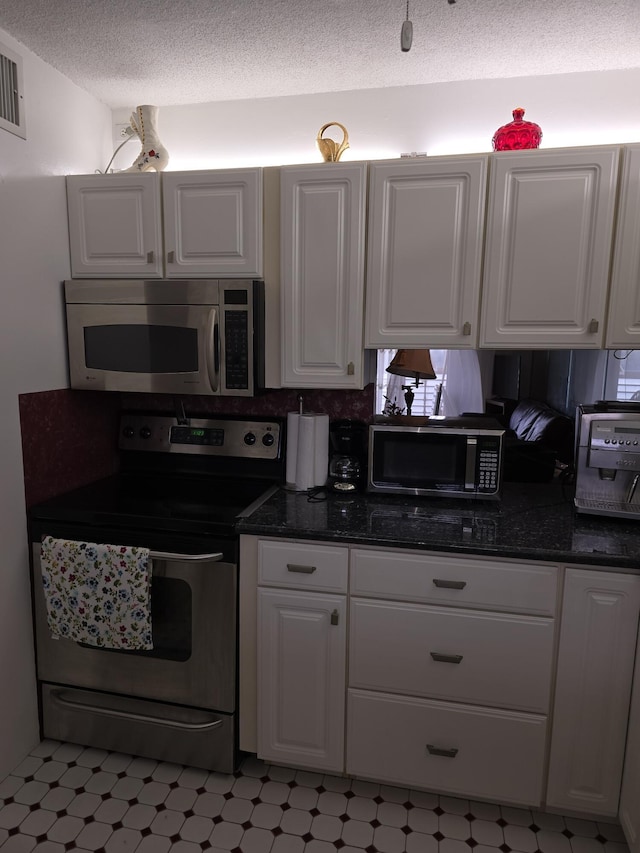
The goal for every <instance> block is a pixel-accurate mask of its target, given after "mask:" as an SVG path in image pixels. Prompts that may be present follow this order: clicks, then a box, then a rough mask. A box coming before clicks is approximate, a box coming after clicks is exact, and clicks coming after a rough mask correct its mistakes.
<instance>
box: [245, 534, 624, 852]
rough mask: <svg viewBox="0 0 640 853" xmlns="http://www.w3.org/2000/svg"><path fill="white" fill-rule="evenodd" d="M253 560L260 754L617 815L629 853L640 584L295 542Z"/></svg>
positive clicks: (606, 576) (607, 576) (616, 575)
mask: <svg viewBox="0 0 640 853" xmlns="http://www.w3.org/2000/svg"><path fill="white" fill-rule="evenodd" d="M256 552H257V602H258V611H259V612H258V641H257V661H258V678H257V690H258V702H257V721H258V722H257V738H258V755H259V756H260V757H262V758H264V759H265V760H267V761H273V762H275V763H282V764H289V765H293V766H296V767H308V768H318V769H321V770H325V771H328V772H334V773H342V772H345V773H346V774H347V775H350V776H355V777H359V778H363V779H370V780H374V781H378V782H386V783H389V784H392V785H400V786H408V787H413V788H418V789H421V788H422V789H427V790H433V791H437V792H439V793H444V794H451V795H453V796H458V797H467V798H472V799H480V800H485V799H486V800H494V801H497V802H502V803H511V804H514V805H520V806H529V807H534V808H543V809H544V808H548V809H550V810H552V811H560V812H564V813H570V814H576V815H584V816H589V815H591V816H594V817H598V816H601V817H603V818H606V819H615V818H616V817H617V816H618V815H619V817H620V821H621V823H622V826H623V829H624V831H625V834H626V837H627V840H628V841H629V844H630V847H631V850H632V853H640V684H639V683H638V681H639V679H640V653H639V654H638V659H637V661H636V647H637V646H636V643H637V641H638V620H639V615H640V575H639V574H625V573H623V572H619V571H612V570H602V569H597V568H589V567H586V568H585V567H569V566H559V565H554V564H551V563H536V561H531V560H530V561H524V560H523V561H517V560H508V559H506V560H501V559H498V558H495V559H494V558H489V557H474V556H468V557H467V556H461V555H447V554H442V553H437V552H424V551H420V550H414V551H411V550H408V549H407V550H404V549H396V550H394V549H384V548H374V547H357V546H351V547H349V546H347V545H331V544H327V543H319V542H311V541H308V542H307V541H300V540H298V541H291V540H289V541H286V540H278V539H263V538H259V539H257V547H256ZM560 589H562V605H561V610H560V607H559V604H560V595H559V591H560ZM254 600H255V598H254ZM347 605H348V606H347ZM559 611H560V612H559ZM241 627H242V626H241ZM347 636H348V647H347ZM634 661H635V667H636V672H635V687H634V698H633V704H632V706H631V712H630V711H629V707H630V702H631V694H632V688H633V685H634ZM242 714H243V711H242V708H241V719H242ZM627 728H628V731H627ZM623 766H624V777H623ZM621 787H622V792H621Z"/></svg>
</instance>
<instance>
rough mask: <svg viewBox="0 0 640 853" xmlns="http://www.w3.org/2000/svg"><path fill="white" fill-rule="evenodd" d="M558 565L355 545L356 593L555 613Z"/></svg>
mask: <svg viewBox="0 0 640 853" xmlns="http://www.w3.org/2000/svg"><path fill="white" fill-rule="evenodd" d="M556 587H557V568H556V566H540V565H536V564H534V563H513V564H509V563H499V562H492V561H489V560H487V561H485V560H476V559H473V558H468V559H467V558H464V559H460V558H457V557H447V556H444V555H442V554H414V553H407V554H405V553H397V552H394V553H391V552H385V551H364V550H357V549H356V550H354V551H352V554H351V594H352V595H361V596H372V597H377V598H392V599H402V600H405V601H417V602H425V603H434V604H448V605H449V604H459V605H461V606H462V607H482V608H487V609H490V610H515V611H520V612H522V613H533V614H537V615H545V616H552V615H553V614H554V612H555V609H556V597H557V591H556Z"/></svg>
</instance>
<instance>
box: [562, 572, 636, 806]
mask: <svg viewBox="0 0 640 853" xmlns="http://www.w3.org/2000/svg"><path fill="white" fill-rule="evenodd" d="M639 611H640V577H639V576H637V575H623V574H617V573H613V572H611V573H610V572H599V571H591V570H581V569H568V570H567V573H566V579H565V590H564V599H563V605H562V628H561V632H560V646H559V655H558V669H557V684H556V695H555V703H554V713H553V732H552V738H551V755H550V762H549V784H548V790H547V805H549V806H553V807H554V808H558V809H571V810H574V811H579V812H585V813H589V814H594V815H607V816H611V817H614V816H616V815H617V813H618V799H619V795H620V782H621V778H622V764H623V759H624V749H625V738H626V730H627V718H628V716H629V698H630V695H631V680H632V674H633V662H634V654H635V648H636V634H637V630H638V613H639Z"/></svg>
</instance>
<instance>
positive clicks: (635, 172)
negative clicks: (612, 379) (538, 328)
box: [606, 145, 640, 349]
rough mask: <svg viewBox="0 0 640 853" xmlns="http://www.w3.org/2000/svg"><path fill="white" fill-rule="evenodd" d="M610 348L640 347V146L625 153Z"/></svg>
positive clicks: (611, 300)
mask: <svg viewBox="0 0 640 853" xmlns="http://www.w3.org/2000/svg"><path fill="white" fill-rule="evenodd" d="M623 156H624V162H623V168H622V179H621V182H620V183H621V195H620V208H619V213H618V224H617V229H616V244H615V253H614V259H613V275H612V279H611V299H610V303H609V323H608V326H607V340H606V346H607V347H608V348H610V349H614V348H616V347H621V348H623V349H629V348H636V349H637V348H639V347H640V145H630V146H628V147H627V148H625V150H624V155H623Z"/></svg>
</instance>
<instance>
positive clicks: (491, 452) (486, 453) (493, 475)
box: [465, 436, 500, 494]
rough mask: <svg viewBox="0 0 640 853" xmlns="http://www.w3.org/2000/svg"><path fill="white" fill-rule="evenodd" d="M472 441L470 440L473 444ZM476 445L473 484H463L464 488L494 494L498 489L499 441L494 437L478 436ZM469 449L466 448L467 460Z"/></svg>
mask: <svg viewBox="0 0 640 853" xmlns="http://www.w3.org/2000/svg"><path fill="white" fill-rule="evenodd" d="M473 441H474V440H472V442H473ZM475 441H477V444H476V466H475V469H476V470H475V477H474V482H473V483H471V482H468V483H465V488H475V489H476V490H477V491H478V492H483V493H485V494H494V493H495V492H497V491H498V490H499V488H500V441H499V439H497V438H495V437H494V436H478V437H477V440H475ZM470 450H471V448H470V447H467V459H469V455H470V454H469V451H470Z"/></svg>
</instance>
